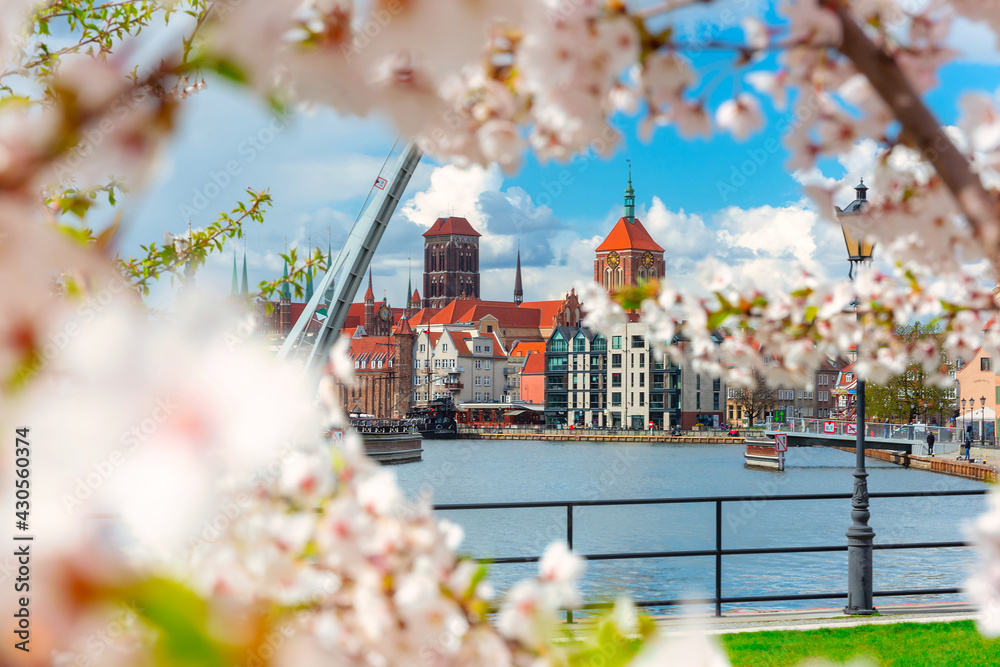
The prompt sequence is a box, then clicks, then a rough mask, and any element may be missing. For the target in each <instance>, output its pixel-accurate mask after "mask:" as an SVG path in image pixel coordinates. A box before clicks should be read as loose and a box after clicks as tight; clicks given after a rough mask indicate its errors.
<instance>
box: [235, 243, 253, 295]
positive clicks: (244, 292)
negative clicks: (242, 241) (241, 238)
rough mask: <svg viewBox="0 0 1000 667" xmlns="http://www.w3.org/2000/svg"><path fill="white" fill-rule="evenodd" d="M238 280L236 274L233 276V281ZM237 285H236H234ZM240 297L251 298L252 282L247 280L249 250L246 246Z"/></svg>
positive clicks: (244, 247) (244, 248)
mask: <svg viewBox="0 0 1000 667" xmlns="http://www.w3.org/2000/svg"><path fill="white" fill-rule="evenodd" d="M235 279H236V274H235V273H234V274H233V280H235ZM234 285H235V283H234ZM240 296H242V297H248V296H250V281H249V280H247V249H246V245H244V246H243V287H241V288H240Z"/></svg>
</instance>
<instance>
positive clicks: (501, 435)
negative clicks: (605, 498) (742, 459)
mask: <svg viewBox="0 0 1000 667" xmlns="http://www.w3.org/2000/svg"><path fill="white" fill-rule="evenodd" d="M458 437H459V438H468V439H470V440H559V441H569V442H663V443H674V444H683V443H710V444H726V445H742V444H743V442H744V438H741V437H730V436H718V435H707V434H706V435H670V434H669V433H651V432H649V431H636V432H634V433H629V432H628V431H624V432H618V433H586V432H581V433H574V432H573V431H565V432H560V433H537V432H534V431H518V430H513V429H512V430H510V431H503V430H498V431H469V432H462V433H459V434H458Z"/></svg>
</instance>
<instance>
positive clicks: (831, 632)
mask: <svg viewBox="0 0 1000 667" xmlns="http://www.w3.org/2000/svg"><path fill="white" fill-rule="evenodd" d="M722 643H723V645H724V646H725V647H726V650H727V651H728V653H729V659H730V660H731V661H732V663H733V666H734V667H743V666H745V665H746V666H751V665H752V666H754V667H757V666H760V667H763V666H764V665H767V666H769V667H770V666H772V665H774V666H777V665H797V664H799V663H800V662H802V661H803V660H805V659H807V658H821V659H825V660H829V661H831V662H833V663H835V664H840V663H846V662H850V661H851V660H853V659H857V658H862V657H866V658H868V660H869V661H871V662H874V664H876V665H879V666H880V667H881V666H883V665H893V666H898V667H919V666H921V665H934V666H935V667H938V666H941V665H961V666H962V667H976V666H979V665H982V666H983V667H987V666H989V667H994V666H995V665H1000V639H998V640H992V641H991V640H987V639H984V638H983V637H982V636H980V634H979V633H978V632H977V631H976V627H975V624H974V623H973V622H972V621H957V622H954V623H892V624H889V625H864V626H860V627H855V628H840V629H820V630H799V631H789V632H744V633H739V634H732V635H724V636H723V637H722Z"/></svg>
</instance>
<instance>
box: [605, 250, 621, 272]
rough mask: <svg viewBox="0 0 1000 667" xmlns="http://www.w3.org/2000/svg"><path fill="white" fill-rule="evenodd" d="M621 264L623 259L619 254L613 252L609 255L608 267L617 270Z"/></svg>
mask: <svg viewBox="0 0 1000 667" xmlns="http://www.w3.org/2000/svg"><path fill="white" fill-rule="evenodd" d="M621 263H622V258H621V257H619V256H618V253H617V252H615V251H614V250H612V251H611V252H610V253H608V266H610V267H612V268H616V267H617V266H618V265H619V264H621Z"/></svg>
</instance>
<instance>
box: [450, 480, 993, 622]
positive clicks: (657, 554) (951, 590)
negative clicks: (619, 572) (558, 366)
mask: <svg viewBox="0 0 1000 667" xmlns="http://www.w3.org/2000/svg"><path fill="white" fill-rule="evenodd" d="M986 493H988V491H987V490H986V489H972V490H953V491H902V492H896V491H894V492H884V493H870V494H869V497H870V498H923V497H943V496H982V495H986ZM851 496H852V494H850V493H800V494H788V495H776V496H761V495H751V496H701V497H683V498H648V499H624V500H566V501H563V500H558V501H539V502H509V503H444V504H437V505H435V506H434V509H435V511H467V510H516V509H527V508H544V507H561V508H565V510H566V542H567V544H568V545H569V547H570V548H572V547H573V519H574V517H573V510H574V508H576V507H608V506H626V505H670V504H712V505H714V506H715V546H714V548H711V549H690V550H675V551H640V552H616V553H591V554H580V555H581V556H582V557H583V558H584V559H586V560H595V561H596V560H633V559H654V558H691V557H699V556H700V557H705V556H711V557H714V558H715V594H714V596H713V597H710V598H679V599H660V600H636V601H635V604H636V606H639V607H671V606H677V605H687V604H712V605H714V606H715V615H716V616H721V615H722V606H723V605H725V604H737V603H746V602H791V601H799V600H834V599H841V598H842V599H844V601H845V602H846V601H847V592H846V591H826V592H822V593H786V594H783V595H724V594H723V572H724V570H723V567H722V561H723V558H733V557H738V556H749V555H761V554H775V555H777V554H798V553H823V552H836V551H847V544H846V543H844V544H834V545H827V546H790V547H751V548H739V549H736V548H729V547H726V546H724V545H723V543H722V506H723V504H725V503H742V502H755V503H756V502H762V501H767V502H781V501H788V500H845V499H849V498H851ZM970 546H972V544H971V543H969V542H965V541H942V542H892V543H888V544H879V543H876V544H875V545H874V549H875V550H876V551H884V550H895V549H953V548H963V547H970ZM477 560H478V561H479V562H489V563H498V564H502V563H535V562H538V561H539V560H541V556H539V555H534V554H532V555H521V556H494V557H488V558H477ZM844 581H845V582H846V581H847V572H846V570H845V572H844ZM962 590H963V589H962V588H961V587H960V586H958V585H955V586H950V587H938V588H906V589H894V590H881V591H874V596H875V597H902V596H914V595H954V594H957V593H961V592H962ZM611 606H612V604H611V603H603V602H592V603H587V604H584V605H582V607H581V608H582V609H584V610H591V609H607V608H610V607H611ZM566 618H567V620H568V621H572V620H573V615H572V612H571V611H567V612H566Z"/></svg>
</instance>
